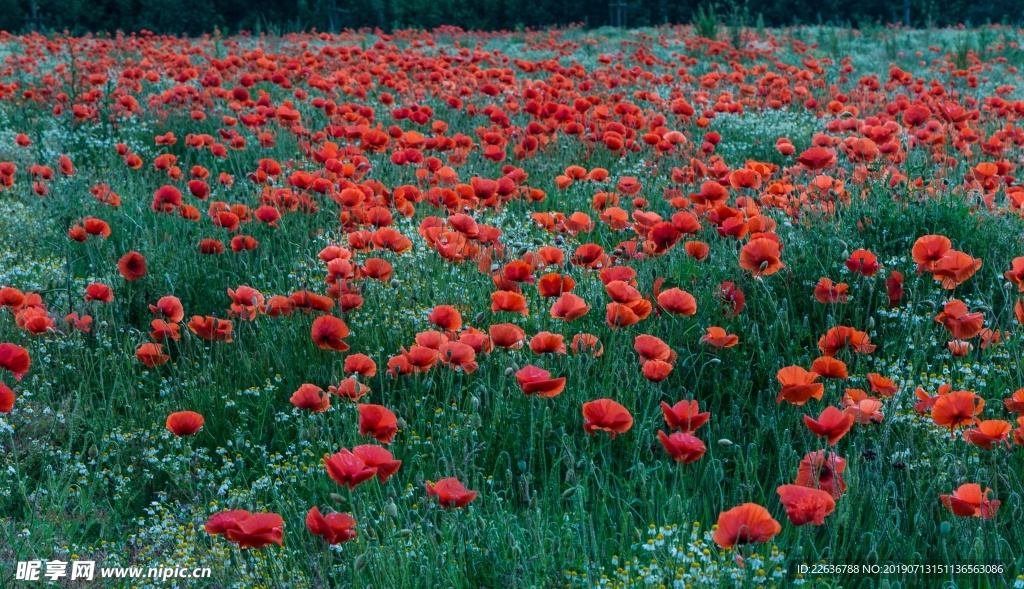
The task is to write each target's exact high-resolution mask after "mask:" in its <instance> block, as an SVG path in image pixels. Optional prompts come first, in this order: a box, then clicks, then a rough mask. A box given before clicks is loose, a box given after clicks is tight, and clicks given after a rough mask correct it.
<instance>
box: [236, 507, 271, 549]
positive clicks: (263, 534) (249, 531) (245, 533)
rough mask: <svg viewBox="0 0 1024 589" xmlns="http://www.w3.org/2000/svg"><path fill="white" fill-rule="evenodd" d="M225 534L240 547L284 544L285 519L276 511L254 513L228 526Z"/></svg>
mask: <svg viewBox="0 0 1024 589" xmlns="http://www.w3.org/2000/svg"><path fill="white" fill-rule="evenodd" d="M224 536H225V537H226V538H227V539H228V540H229V541H231V542H234V543H235V544H238V547H239V548H263V547H264V546H268V545H270V544H277V545H278V546H281V545H283V540H284V519H282V518H281V516H280V515H278V514H276V513H254V514H252V515H250V516H249V517H247V518H245V519H242V520H239V521H238V522H237V523H236V524H235V526H234V527H230V528H227V529H226V530H225V532H224Z"/></svg>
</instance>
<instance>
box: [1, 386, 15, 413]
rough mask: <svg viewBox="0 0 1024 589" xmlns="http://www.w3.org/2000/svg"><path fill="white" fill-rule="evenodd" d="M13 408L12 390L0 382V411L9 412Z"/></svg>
mask: <svg viewBox="0 0 1024 589" xmlns="http://www.w3.org/2000/svg"><path fill="white" fill-rule="evenodd" d="M13 408H14V391H12V390H11V388H10V387H9V386H7V385H6V384H4V383H2V382H0V413H10V412H11V409H13Z"/></svg>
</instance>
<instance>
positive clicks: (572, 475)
mask: <svg viewBox="0 0 1024 589" xmlns="http://www.w3.org/2000/svg"><path fill="white" fill-rule="evenodd" d="M575 480H576V471H575V470H573V469H571V468H570V469H569V470H567V471H565V482H567V483H571V482H573V481H575Z"/></svg>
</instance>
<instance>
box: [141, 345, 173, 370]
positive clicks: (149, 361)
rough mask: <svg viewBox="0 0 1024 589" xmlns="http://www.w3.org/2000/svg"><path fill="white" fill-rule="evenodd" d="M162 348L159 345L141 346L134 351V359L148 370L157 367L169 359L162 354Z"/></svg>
mask: <svg viewBox="0 0 1024 589" xmlns="http://www.w3.org/2000/svg"><path fill="white" fill-rule="evenodd" d="M163 348H164V347H163V346H162V345H160V344H142V345H141V346H139V347H138V348H136V349H135V357H136V358H138V360H139V362H142V363H143V364H145V365H146V366H148V367H149V368H153V367H154V366H159V365H161V364H163V363H165V362H167V361H168V360H170V359H171V357H170V356H168V355H167V354H164V353H163Z"/></svg>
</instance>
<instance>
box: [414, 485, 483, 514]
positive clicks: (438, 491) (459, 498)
mask: <svg viewBox="0 0 1024 589" xmlns="http://www.w3.org/2000/svg"><path fill="white" fill-rule="evenodd" d="M426 486H427V495H428V496H431V497H437V501H438V504H439V505H440V506H441V507H444V508H445V509H451V508H453V507H465V506H466V505H469V503H470V502H472V501H473V500H474V499H476V495H477V492H476V491H470V490H468V489H466V487H464V486H463V485H462V483H460V482H459V480H458V479H456V478H454V477H449V478H446V479H441V480H439V481H437V483H434V484H431V483H430V481H427V483H426Z"/></svg>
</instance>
